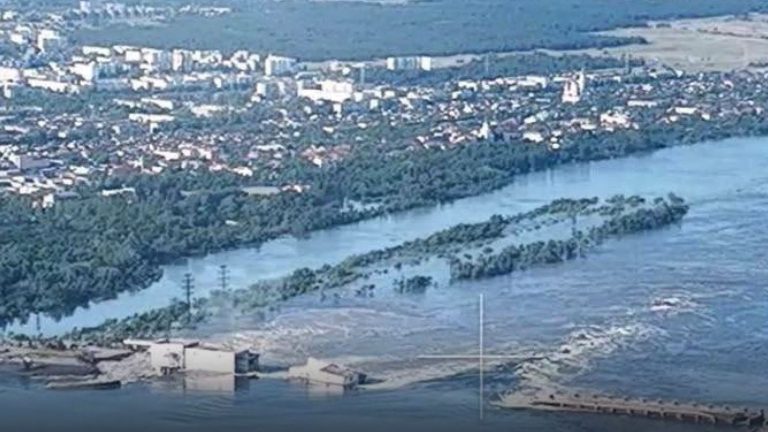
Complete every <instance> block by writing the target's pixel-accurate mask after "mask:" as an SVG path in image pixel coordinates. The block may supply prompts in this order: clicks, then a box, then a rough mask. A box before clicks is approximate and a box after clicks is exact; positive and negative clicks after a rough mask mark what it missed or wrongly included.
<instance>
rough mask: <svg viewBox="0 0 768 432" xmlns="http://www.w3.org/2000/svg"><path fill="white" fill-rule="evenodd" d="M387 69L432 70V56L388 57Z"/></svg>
mask: <svg viewBox="0 0 768 432" xmlns="http://www.w3.org/2000/svg"><path fill="white" fill-rule="evenodd" d="M387 69H389V70H423V71H430V70H432V57H424V56H421V57H389V58H387Z"/></svg>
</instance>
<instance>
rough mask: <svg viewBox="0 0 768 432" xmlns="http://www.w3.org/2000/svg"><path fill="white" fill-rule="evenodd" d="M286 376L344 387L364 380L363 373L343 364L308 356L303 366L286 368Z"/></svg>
mask: <svg viewBox="0 0 768 432" xmlns="http://www.w3.org/2000/svg"><path fill="white" fill-rule="evenodd" d="M288 377H289V378H291V379H296V380H300V381H304V382H307V383H310V384H325V385H332V386H339V387H344V388H353V387H356V386H358V385H360V384H363V383H364V382H365V379H366V376H365V374H362V373H359V372H355V371H353V370H351V369H347V368H345V367H343V366H339V365H336V364H333V363H328V362H324V361H322V360H318V359H315V358H312V357H310V358H308V359H307V364H306V365H304V366H293V367H291V368H290V369H288Z"/></svg>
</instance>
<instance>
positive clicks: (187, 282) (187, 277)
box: [183, 273, 195, 315]
mask: <svg viewBox="0 0 768 432" xmlns="http://www.w3.org/2000/svg"><path fill="white" fill-rule="evenodd" d="M183 289H184V296H185V297H186V298H187V315H190V314H191V313H192V293H193V292H194V290H195V287H194V279H193V278H192V275H191V274H189V273H186V274H184V286H183Z"/></svg>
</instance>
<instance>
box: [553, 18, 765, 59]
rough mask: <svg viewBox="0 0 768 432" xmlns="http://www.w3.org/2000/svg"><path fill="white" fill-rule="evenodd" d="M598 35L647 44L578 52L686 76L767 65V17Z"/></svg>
mask: <svg viewBox="0 0 768 432" xmlns="http://www.w3.org/2000/svg"><path fill="white" fill-rule="evenodd" d="M601 35H604V36H617V37H641V38H644V39H645V40H647V41H648V43H647V44H644V45H628V46H622V47H614V48H606V49H590V50H579V51H577V52H578V53H586V54H601V55H605V54H608V55H611V56H616V57H621V56H622V55H625V54H629V55H632V56H635V57H641V58H643V59H645V60H646V62H648V63H649V64H654V63H661V64H665V65H668V66H672V67H674V68H677V69H681V70H685V71H689V72H699V71H728V70H734V69H743V68H747V67H750V66H752V67H754V66H765V65H766V64H767V63H766V62H768V15H751V16H749V17H716V18H704V19H687V20H679V21H672V22H670V23H666V24H661V25H659V24H655V25H653V26H650V27H637V28H625V29H618V30H613V31H608V32H602V33H601ZM568 53H569V54H572V52H570V51H569V52H568Z"/></svg>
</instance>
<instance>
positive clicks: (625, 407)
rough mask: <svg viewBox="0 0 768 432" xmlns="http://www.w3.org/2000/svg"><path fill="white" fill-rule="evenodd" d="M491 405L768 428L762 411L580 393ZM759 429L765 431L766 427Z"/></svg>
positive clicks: (511, 398) (514, 396) (508, 397)
mask: <svg viewBox="0 0 768 432" xmlns="http://www.w3.org/2000/svg"><path fill="white" fill-rule="evenodd" d="M494 405H496V406H499V407H502V408H509V409H530V410H543V411H566V412H584V413H598V414H613V415H626V416H635V417H645V418H649V419H660V420H670V421H681V422H690V423H701V424H720V425H729V426H745V427H752V428H766V426H768V422H766V418H765V414H764V411H763V410H762V409H761V410H755V409H750V408H736V407H730V406H726V405H708V404H698V403H681V402H677V401H662V400H651V399H641V398H629V397H618V396H603V395H587V394H580V393H570V394H566V393H552V394H534V395H524V394H519V393H509V394H505V395H502V396H501V399H500V400H499V401H497V402H495V403H494ZM763 430H768V428H767V429H763Z"/></svg>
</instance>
